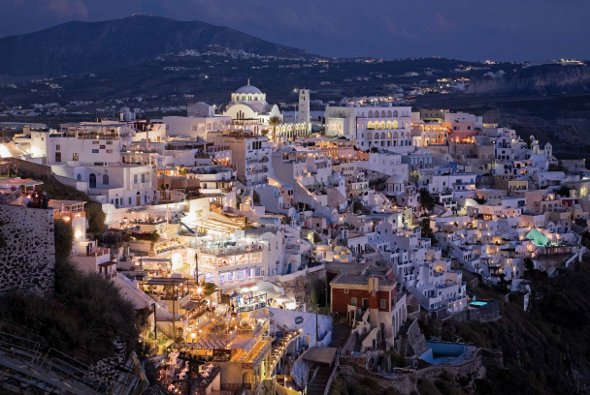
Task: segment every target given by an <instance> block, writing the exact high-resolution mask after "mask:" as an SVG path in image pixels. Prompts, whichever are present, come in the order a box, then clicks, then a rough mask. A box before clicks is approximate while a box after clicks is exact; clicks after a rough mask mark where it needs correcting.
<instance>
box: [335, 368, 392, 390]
mask: <svg viewBox="0 0 590 395" xmlns="http://www.w3.org/2000/svg"><path fill="white" fill-rule="evenodd" d="M330 394H332V395H398V394H399V392H398V391H396V390H395V389H393V388H391V387H390V388H383V387H382V386H381V385H379V383H377V382H376V381H375V380H373V379H372V378H370V377H359V376H357V375H345V374H343V372H339V373H338V374H337V376H336V377H335V378H334V383H333V384H332V388H331V389H330Z"/></svg>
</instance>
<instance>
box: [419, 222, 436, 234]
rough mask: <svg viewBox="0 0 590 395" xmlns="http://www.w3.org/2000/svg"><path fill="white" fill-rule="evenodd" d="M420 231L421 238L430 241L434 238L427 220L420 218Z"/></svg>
mask: <svg viewBox="0 0 590 395" xmlns="http://www.w3.org/2000/svg"><path fill="white" fill-rule="evenodd" d="M420 229H421V230H422V236H423V237H428V238H430V239H433V238H434V233H433V232H432V228H431V227H430V219H429V218H422V220H421V221H420Z"/></svg>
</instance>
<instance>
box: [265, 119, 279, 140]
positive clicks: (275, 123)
mask: <svg viewBox="0 0 590 395" xmlns="http://www.w3.org/2000/svg"><path fill="white" fill-rule="evenodd" d="M281 122H282V121H281V118H279V117H277V116H274V117H270V119H269V120H268V125H269V126H272V136H271V138H272V141H275V140H276V138H277V126H279V125H280V124H281Z"/></svg>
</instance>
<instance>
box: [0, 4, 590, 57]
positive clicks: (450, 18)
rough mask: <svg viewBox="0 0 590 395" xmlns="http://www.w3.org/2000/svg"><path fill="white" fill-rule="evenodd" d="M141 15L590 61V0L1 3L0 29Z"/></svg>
mask: <svg viewBox="0 0 590 395" xmlns="http://www.w3.org/2000/svg"><path fill="white" fill-rule="evenodd" d="M133 13H143V14H150V15H158V16H167V17H171V18H175V19H182V20H201V21H204V22H209V23H212V24H217V25H224V26H228V27H232V28H234V29H237V30H240V31H243V32H246V33H249V34H252V35H255V36H258V37H261V38H264V39H266V40H269V41H273V42H277V43H281V44H286V45H291V46H294V47H298V48H302V49H305V50H307V51H309V52H312V53H317V54H322V55H327V56H341V57H347V56H351V57H352V56H375V57H384V58H387V59H391V58H398V57H417V56H443V57H453V58H459V59H467V60H477V59H484V58H491V59H496V60H530V61H544V60H549V59H554V58H559V57H576V58H584V59H590V45H589V44H588V41H587V39H588V37H590V23H588V22H587V18H588V16H589V15H590V1H588V0H402V1H400V0H363V1H358V0H123V1H121V0H0V36H2V37H3V36H8V35H14V34H20V33H28V32H32V31H36V30H41V29H43V28H46V27H50V26H53V25H56V24H58V23H62V22H66V21H71V20H82V21H97V20H105V19H114V18H121V17H125V16H129V15H131V14H133Z"/></svg>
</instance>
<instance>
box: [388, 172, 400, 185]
mask: <svg viewBox="0 0 590 395" xmlns="http://www.w3.org/2000/svg"><path fill="white" fill-rule="evenodd" d="M403 182H404V179H403V178H402V176H400V175H399V174H394V175H392V176H391V177H389V178H388V179H387V184H403Z"/></svg>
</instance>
